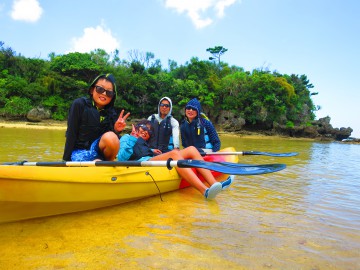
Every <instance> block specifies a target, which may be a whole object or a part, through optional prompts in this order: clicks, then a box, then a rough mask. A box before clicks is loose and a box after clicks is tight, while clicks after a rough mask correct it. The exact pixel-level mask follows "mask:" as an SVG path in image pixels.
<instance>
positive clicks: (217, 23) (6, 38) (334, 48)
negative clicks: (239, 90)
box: [0, 0, 360, 138]
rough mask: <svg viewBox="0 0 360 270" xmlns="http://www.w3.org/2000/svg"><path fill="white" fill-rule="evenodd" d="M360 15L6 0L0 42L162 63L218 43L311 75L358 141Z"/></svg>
mask: <svg viewBox="0 0 360 270" xmlns="http://www.w3.org/2000/svg"><path fill="white" fill-rule="evenodd" d="M95 3H98V4H95ZM359 14H360V1H358V0H343V1H340V0H333V1H325V0H303V1H295V0H241V1H240V0H131V1H130V0H128V1H125V0H122V1H121V0H108V1H103V2H100V1H99V2H95V1H84V0H76V1H73V0H72V1H69V0H61V1H49V0H47V1H45V0H44V1H42V0H15V1H14V0H3V1H1V0H0V41H3V42H5V46H6V47H11V48H12V49H13V50H14V51H16V52H17V53H20V54H22V55H24V56H26V57H31V58H44V59H46V58H47V57H48V55H49V53H51V52H54V53H55V54H65V53H68V52H72V51H79V52H89V51H91V50H94V49H95V48H102V49H104V50H106V51H107V52H108V53H111V52H113V51H114V50H115V49H118V50H119V51H120V57H121V58H123V59H129V54H128V52H129V51H135V50H136V51H138V52H152V53H154V54H155V58H156V59H160V60H161V63H162V65H163V67H165V68H166V67H167V63H168V60H169V59H171V60H174V61H176V62H177V63H178V64H185V62H186V61H189V60H190V59H191V58H192V57H198V58H199V59H204V60H205V59H208V57H209V56H210V55H209V53H208V52H206V49H207V48H209V47H214V46H217V45H221V46H224V47H225V48H227V49H228V51H227V52H226V53H225V54H224V55H223V57H222V59H221V60H222V61H224V62H227V63H229V64H230V65H236V66H239V67H243V68H244V69H245V70H248V71H252V70H253V69H257V68H262V69H268V70H270V71H278V72H279V73H282V74H299V75H301V74H305V75H306V76H307V77H308V79H309V80H310V83H312V84H313V85H314V86H315V87H314V88H313V89H312V92H318V93H319V94H318V95H317V96H313V100H314V103H315V104H316V105H320V106H321V110H320V111H318V112H317V113H316V115H317V118H321V117H324V116H330V117H331V122H330V123H331V124H332V125H333V127H338V128H340V127H351V128H353V129H354V131H353V133H352V136H353V137H357V138H360V120H359V115H360V104H359V101H360V91H359V90H360V89H359V82H358V81H357V78H358V77H359V73H360V52H359V50H360V19H359V17H360V16H359Z"/></svg>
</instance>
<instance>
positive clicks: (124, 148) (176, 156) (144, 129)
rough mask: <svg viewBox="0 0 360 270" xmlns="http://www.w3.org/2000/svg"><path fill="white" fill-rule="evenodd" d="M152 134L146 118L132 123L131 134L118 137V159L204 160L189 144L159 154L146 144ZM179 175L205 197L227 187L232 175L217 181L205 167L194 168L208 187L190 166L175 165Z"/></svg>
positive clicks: (213, 195)
mask: <svg viewBox="0 0 360 270" xmlns="http://www.w3.org/2000/svg"><path fill="white" fill-rule="evenodd" d="M151 135H152V127H151V122H150V121H148V120H142V121H140V122H139V123H138V124H136V125H135V126H134V125H133V128H132V132H131V134H130V135H129V134H126V135H124V136H122V137H121V139H120V145H121V147H120V150H119V153H118V160H120V161H125V160H140V161H145V160H152V161H155V160H168V159H173V160H182V159H194V160H204V159H203V157H202V156H201V155H200V153H199V151H198V150H197V149H196V148H195V147H193V146H189V147H187V148H185V149H182V150H177V149H176V150H172V151H170V152H167V153H163V154H161V152H160V151H159V150H158V149H151V148H150V147H149V145H148V143H147V142H148V140H149V139H150V136H151ZM176 170H177V172H178V173H179V175H180V176H181V177H182V178H184V179H185V180H186V181H187V182H189V183H190V184H191V185H192V186H193V187H195V188H196V189H197V190H199V191H200V192H201V194H203V195H204V196H205V198H206V199H213V198H215V197H216V195H217V194H218V193H219V192H220V191H221V190H222V189H225V188H226V187H228V186H229V185H230V184H231V183H232V177H229V178H228V179H227V180H226V181H224V182H222V183H219V182H217V181H216V180H215V178H214V176H213V175H212V174H211V172H210V171H209V170H207V169H201V168H196V170H197V171H198V172H199V173H200V174H201V175H202V176H203V177H204V179H205V181H206V182H207V183H208V185H209V186H210V187H209V188H208V187H207V186H206V185H205V184H204V183H203V182H201V180H200V179H199V177H198V176H197V175H196V173H195V172H194V171H193V170H192V169H190V168H179V167H176Z"/></svg>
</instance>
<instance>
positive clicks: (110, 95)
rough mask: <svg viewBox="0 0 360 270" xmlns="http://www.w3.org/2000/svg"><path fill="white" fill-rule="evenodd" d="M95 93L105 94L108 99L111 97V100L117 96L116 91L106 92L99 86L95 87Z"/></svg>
mask: <svg viewBox="0 0 360 270" xmlns="http://www.w3.org/2000/svg"><path fill="white" fill-rule="evenodd" d="M95 91H96V93H98V94H104V92H105V95H106V96H107V97H109V98H112V97H113V96H114V95H115V92H114V91H110V90H106V89H104V88H103V87H101V86H99V85H95Z"/></svg>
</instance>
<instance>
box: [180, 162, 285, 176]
mask: <svg viewBox="0 0 360 270" xmlns="http://www.w3.org/2000/svg"><path fill="white" fill-rule="evenodd" d="M177 166H178V167H179V168H203V169H208V170H212V171H216V172H221V173H225V174H231V175H256V174H265V173H273V172H277V171H281V170H283V169H285V168H286V165H285V164H264V165H250V164H249V165H248V164H237V163H230V162H206V161H201V160H178V161H177Z"/></svg>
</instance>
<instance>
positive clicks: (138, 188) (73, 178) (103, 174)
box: [0, 148, 237, 223]
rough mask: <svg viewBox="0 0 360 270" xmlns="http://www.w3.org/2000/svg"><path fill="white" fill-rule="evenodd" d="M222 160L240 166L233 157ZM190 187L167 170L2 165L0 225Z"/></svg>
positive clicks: (123, 201) (175, 172)
mask: <svg viewBox="0 0 360 270" xmlns="http://www.w3.org/2000/svg"><path fill="white" fill-rule="evenodd" d="M228 149H229V148H227V151H229V150H228ZM224 151H225V149H224ZM217 157H219V156H217ZM207 159H208V160H209V159H210V160H211V159H212V158H211V156H210V157H209V158H207ZM222 159H223V161H230V162H237V157H236V158H234V156H223V157H222ZM214 176H215V177H216V178H217V180H219V181H220V180H223V179H224V178H226V177H227V176H226V175H222V174H216V175H214ZM187 186H189V185H188V183H187V182H186V181H184V180H182V179H181V178H180V176H179V175H178V173H177V171H176V169H172V170H169V169H167V168H165V167H40V166H13V165H0V223H4V222H11V221H18V220H24V219H30V218H36V217H44V216H51V215H58V214H65V213H73V212H78V211H84V210H90V209H96V208H101V207H106V206H111V205H117V204H121V203H126V202H130V201H134V200H138V199H142V198H146V197H150V196H154V195H158V194H160V193H165V192H170V191H174V190H178V189H180V188H184V187H187Z"/></svg>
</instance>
